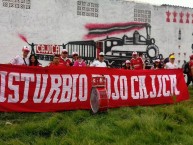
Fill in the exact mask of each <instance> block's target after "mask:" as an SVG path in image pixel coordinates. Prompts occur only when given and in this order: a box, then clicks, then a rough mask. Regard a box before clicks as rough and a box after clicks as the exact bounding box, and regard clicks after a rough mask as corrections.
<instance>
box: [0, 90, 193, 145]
mask: <svg viewBox="0 0 193 145" xmlns="http://www.w3.org/2000/svg"><path fill="white" fill-rule="evenodd" d="M189 92H190V94H191V98H190V100H188V101H184V102H180V103H176V104H173V105H159V106H148V107H123V108H116V109H109V110H108V113H103V114H97V115H91V114H90V112H89V111H88V110H78V111H66V112H58V113H0V145H33V144H35V145H92V144H93V145H95V144H99V145H108V144H109V145H192V144H193V89H192V88H190V89H189Z"/></svg>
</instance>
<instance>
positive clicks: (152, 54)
mask: <svg viewBox="0 0 193 145" xmlns="http://www.w3.org/2000/svg"><path fill="white" fill-rule="evenodd" d="M146 53H147V56H148V57H149V58H150V59H155V58H157V57H158V56H159V48H158V47H157V46H156V45H155V44H152V45H148V46H147V49H146Z"/></svg>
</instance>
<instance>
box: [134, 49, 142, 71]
mask: <svg viewBox="0 0 193 145" xmlns="http://www.w3.org/2000/svg"><path fill="white" fill-rule="evenodd" d="M144 66H145V65H144V62H143V60H142V58H141V57H138V54H137V52H136V51H134V52H133V53H132V59H131V67H132V69H133V70H143V69H144Z"/></svg>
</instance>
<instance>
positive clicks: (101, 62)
mask: <svg viewBox="0 0 193 145" xmlns="http://www.w3.org/2000/svg"><path fill="white" fill-rule="evenodd" d="M90 66H91V67H107V64H106V63H105V62H104V52H100V53H99V59H98V60H95V61H94V62H93V63H92V64H91V65H90Z"/></svg>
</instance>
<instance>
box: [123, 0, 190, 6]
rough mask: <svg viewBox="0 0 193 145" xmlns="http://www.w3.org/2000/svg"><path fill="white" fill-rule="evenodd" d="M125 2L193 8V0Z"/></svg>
mask: <svg viewBox="0 0 193 145" xmlns="http://www.w3.org/2000/svg"><path fill="white" fill-rule="evenodd" d="M127 1H136V2H145V3H151V4H155V5H162V4H168V5H176V6H183V7H189V8H193V0H127Z"/></svg>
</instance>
